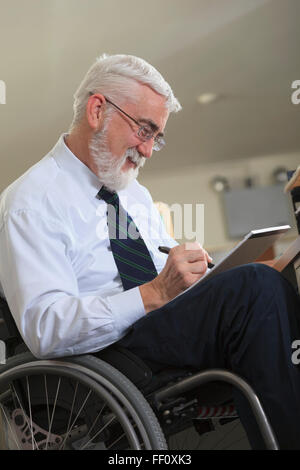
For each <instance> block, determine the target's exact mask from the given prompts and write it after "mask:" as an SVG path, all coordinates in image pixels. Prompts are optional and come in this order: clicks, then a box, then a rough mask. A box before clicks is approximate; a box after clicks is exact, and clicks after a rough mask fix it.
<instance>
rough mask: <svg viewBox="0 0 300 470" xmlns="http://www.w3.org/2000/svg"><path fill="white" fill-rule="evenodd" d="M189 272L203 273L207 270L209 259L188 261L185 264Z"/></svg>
mask: <svg viewBox="0 0 300 470" xmlns="http://www.w3.org/2000/svg"><path fill="white" fill-rule="evenodd" d="M185 269H186V271H187V272H190V273H192V274H203V273H205V272H206V271H207V261H206V260H203V261H195V262H194V263H187V264H186V265H185Z"/></svg>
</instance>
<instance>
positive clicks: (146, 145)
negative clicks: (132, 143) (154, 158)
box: [137, 139, 153, 158]
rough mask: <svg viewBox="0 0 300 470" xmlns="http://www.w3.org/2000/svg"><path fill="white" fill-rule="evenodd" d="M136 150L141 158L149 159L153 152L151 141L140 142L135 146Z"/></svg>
mask: <svg viewBox="0 0 300 470" xmlns="http://www.w3.org/2000/svg"><path fill="white" fill-rule="evenodd" d="M137 150H138V152H139V153H140V154H142V155H143V157H145V158H150V157H151V155H152V152H153V139H150V140H146V141H145V142H141V143H140V144H139V145H138V146H137Z"/></svg>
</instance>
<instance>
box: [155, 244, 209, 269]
mask: <svg viewBox="0 0 300 470" xmlns="http://www.w3.org/2000/svg"><path fill="white" fill-rule="evenodd" d="M158 249H159V251H161V252H162V253H165V254H166V255H168V254H169V252H170V249H171V248H169V247H168V246H159V247H158ZM214 266H215V265H214V264H213V263H207V267H208V268H210V269H212V268H214Z"/></svg>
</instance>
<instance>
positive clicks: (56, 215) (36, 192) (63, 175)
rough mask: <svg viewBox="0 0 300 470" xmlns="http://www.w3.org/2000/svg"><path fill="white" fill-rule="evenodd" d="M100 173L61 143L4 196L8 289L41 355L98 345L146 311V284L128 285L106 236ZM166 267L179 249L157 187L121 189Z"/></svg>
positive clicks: (26, 335) (0, 258)
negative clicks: (169, 250) (156, 197)
mask: <svg viewBox="0 0 300 470" xmlns="http://www.w3.org/2000/svg"><path fill="white" fill-rule="evenodd" d="M100 188H101V183H100V182H99V180H98V178H97V177H96V175H95V174H94V173H93V172H92V171H91V170H90V169H89V168H88V167H87V166H86V165H84V164H83V163H82V162H81V161H80V160H79V159H78V158H77V157H76V156H75V155H74V154H73V153H72V152H71V151H70V149H69V148H68V147H67V146H66V144H65V142H64V136H61V138H60V139H59V141H58V142H57V144H56V145H55V147H54V148H53V149H52V150H51V151H50V152H49V153H48V154H47V155H46V156H45V157H44V158H43V159H42V160H40V161H39V162H38V163H37V164H35V165H34V166H33V167H31V168H30V169H29V170H28V171H27V172H26V173H25V174H23V175H22V176H21V177H20V178H18V179H17V180H16V181H15V182H14V183H12V184H11V185H10V186H9V187H8V188H7V189H6V190H5V191H4V192H3V193H2V195H1V198H0V295H1V296H2V297H5V298H6V300H7V302H8V305H9V307H10V310H11V312H12V314H13V317H14V319H15V322H16V324H17V327H18V329H19V331H20V333H21V335H22V337H23V339H24V341H25V343H26V344H27V346H28V348H29V349H30V350H31V351H32V353H33V354H34V355H35V356H37V357H40V358H41V357H55V356H66V355H73V354H83V353H88V352H95V351H99V350H100V349H102V348H104V347H106V346H108V345H110V344H112V343H114V342H115V341H117V340H118V339H120V338H121V337H123V336H124V335H125V334H126V332H127V331H128V328H129V327H130V325H131V324H132V323H134V322H135V321H137V320H138V319H139V318H141V317H142V316H143V315H145V310H144V305H143V301H142V298H141V295H140V290H139V288H138V287H135V288H133V289H130V290H128V291H124V289H123V286H122V283H121V279H120V276H119V274H118V270H117V267H116V264H115V262H114V258H113V254H112V252H111V248H110V242H109V238H108V234H107V223H106V222H107V217H106V210H107V205H106V203H105V202H104V201H103V200H99V199H98V198H97V197H96V196H97V193H98V191H99V189H100ZM118 194H119V198H120V201H121V203H122V205H123V207H124V208H125V209H126V210H127V211H128V212H129V213H130V215H131V217H132V218H133V220H134V222H135V224H136V225H137V227H138V228H139V231H140V232H141V235H142V236H143V238H144V241H145V243H146V245H147V247H148V250H149V252H150V254H151V256H152V259H153V262H154V264H155V266H156V269H157V271H158V273H159V272H160V271H161V270H162V268H163V267H164V264H165V262H166V257H167V256H166V255H165V254H163V253H160V251H159V250H158V246H159V245H168V246H175V245H176V244H177V243H176V242H175V241H174V240H173V239H172V238H170V237H169V235H168V234H167V232H166V231H165V228H164V226H163V223H162V221H161V218H160V215H159V213H158V211H157V210H156V208H155V206H154V204H153V201H152V199H151V196H150V194H149V192H148V191H147V190H146V189H145V188H144V187H143V186H141V185H140V184H139V183H138V182H137V181H134V182H133V183H131V184H130V185H129V187H128V188H126V189H125V190H122V191H119V192H118Z"/></svg>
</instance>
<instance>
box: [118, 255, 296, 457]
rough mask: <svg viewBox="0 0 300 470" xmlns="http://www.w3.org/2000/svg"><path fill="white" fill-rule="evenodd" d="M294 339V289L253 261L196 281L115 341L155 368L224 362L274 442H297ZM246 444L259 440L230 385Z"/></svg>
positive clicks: (198, 367) (249, 415) (201, 367)
mask: <svg viewBox="0 0 300 470" xmlns="http://www.w3.org/2000/svg"><path fill="white" fill-rule="evenodd" d="M295 339H300V299H299V295H298V293H297V292H296V291H295V290H294V288H293V287H292V286H291V285H290V283H289V282H288V281H286V280H285V279H284V278H283V276H282V275H281V274H279V273H278V272H276V271H275V270H274V269H272V268H270V267H268V266H265V265H262V264H259V263H253V264H249V265H245V266H241V267H237V268H234V269H231V270H229V271H227V272H225V273H222V274H218V275H216V276H215V277H213V278H212V279H210V280H207V281H205V280H203V281H202V282H200V283H199V284H197V285H196V286H194V287H193V288H192V289H190V290H189V291H188V292H186V293H184V294H182V295H181V296H179V297H177V298H175V299H174V300H172V301H171V302H169V303H168V304H166V305H165V306H163V307H162V308H160V309H158V310H155V311H152V312H150V313H149V314H147V315H145V317H143V318H141V319H140V320H138V321H137V322H136V323H134V324H133V325H132V327H131V329H130V331H129V332H128V334H127V335H126V336H125V337H124V338H123V339H121V340H120V341H119V344H121V345H122V346H123V347H126V348H128V349H130V350H131V351H132V352H134V353H135V354H136V355H137V356H139V357H141V358H142V359H144V360H145V361H146V362H148V364H151V365H152V367H153V369H155V370H156V371H158V370H159V369H163V368H164V367H166V366H175V367H183V368H186V367H191V368H192V369H194V370H199V371H200V370H204V369H207V368H226V369H229V370H231V371H233V372H235V373H237V374H239V375H240V376H241V377H243V378H244V379H245V380H246V381H247V382H248V383H249V384H250V385H251V386H252V387H253V388H254V390H255V392H256V393H257V395H258V397H259V398H260V400H261V402H262V405H263V407H264V409H265V412H266V414H267V416H268V417H269V419H270V422H271V425H272V427H273V429H274V432H275V434H276V437H277V439H278V442H279V446H280V448H281V449H300V370H299V366H297V365H295V364H293V362H292V359H291V357H292V353H293V352H294V350H293V349H292V346H291V345H292V342H293V341H294V340H295ZM235 400H236V405H237V408H238V411H239V416H240V419H241V422H242V423H243V425H244V427H245V430H246V432H247V435H248V438H249V441H250V444H251V446H252V448H254V449H263V448H264V444H263V441H262V439H261V436H260V433H259V430H258V428H257V425H256V423H255V420H254V418H253V415H252V412H251V410H250V407H249V406H248V404H247V402H246V400H245V399H244V398H243V397H242V396H241V395H240V393H239V392H238V393H236V392H235Z"/></svg>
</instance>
